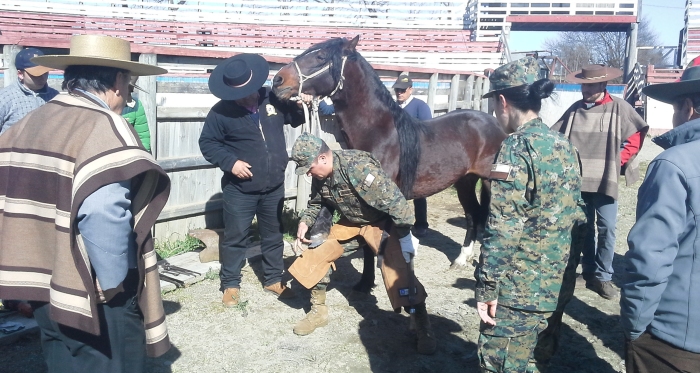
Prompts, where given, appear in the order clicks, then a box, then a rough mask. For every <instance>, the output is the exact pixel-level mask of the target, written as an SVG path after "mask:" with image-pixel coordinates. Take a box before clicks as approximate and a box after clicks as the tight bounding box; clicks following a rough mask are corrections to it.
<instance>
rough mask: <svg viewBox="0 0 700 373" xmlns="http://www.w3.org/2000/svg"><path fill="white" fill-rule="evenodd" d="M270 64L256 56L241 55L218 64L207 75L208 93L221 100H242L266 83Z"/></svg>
mask: <svg viewBox="0 0 700 373" xmlns="http://www.w3.org/2000/svg"><path fill="white" fill-rule="evenodd" d="M269 74H270V64H269V63H267V61H266V60H265V58H263V57H262V56H260V55H257V54H250V53H242V54H238V55H235V56H233V57H231V58H228V59H226V60H225V61H223V62H222V63H220V64H219V65H218V66H216V68H215V69H214V71H212V73H211V75H209V91H210V92H211V93H212V94H213V95H214V96H216V97H218V98H220V99H222V100H238V99H241V98H244V97H246V96H248V95H250V94H252V93H253V92H255V91H257V90H258V89H260V87H262V86H263V84H265V81H267V76H268V75H269Z"/></svg>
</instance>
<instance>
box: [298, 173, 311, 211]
mask: <svg viewBox="0 0 700 373" xmlns="http://www.w3.org/2000/svg"><path fill="white" fill-rule="evenodd" d="M306 178H307V176H306V175H298V176H297V200H296V204H295V209H296V211H297V213H299V212H302V211H304V210H306V207H307V206H308V204H309V199H310V197H311V182H310V181H306Z"/></svg>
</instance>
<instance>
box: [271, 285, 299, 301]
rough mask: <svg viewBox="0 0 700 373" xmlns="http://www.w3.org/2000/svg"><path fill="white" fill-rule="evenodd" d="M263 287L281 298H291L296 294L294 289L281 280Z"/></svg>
mask: <svg viewBox="0 0 700 373" xmlns="http://www.w3.org/2000/svg"><path fill="white" fill-rule="evenodd" d="M263 289H264V290H265V291H266V292H268V293H272V294H275V295H277V298H279V299H289V298H294V297H295V296H296V294H294V292H293V291H292V289H290V288H288V287H286V286H284V285H282V283H281V282H276V283H274V284H272V285H268V286H265V287H264V288H263Z"/></svg>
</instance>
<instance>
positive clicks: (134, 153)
mask: <svg viewBox="0 0 700 373" xmlns="http://www.w3.org/2000/svg"><path fill="white" fill-rule="evenodd" d="M123 180H132V187H131V195H132V205H131V212H132V215H133V217H134V233H135V237H136V243H137V245H138V270H139V274H140V281H139V288H138V299H139V306H140V308H141V311H142V313H143V316H144V324H145V328H146V343H147V352H148V354H149V355H150V356H157V355H160V354H163V353H165V352H166V351H167V350H168V348H169V347H170V342H169V339H168V333H167V328H166V325H165V313H164V312H163V304H162V300H161V295H160V281H159V278H158V277H159V276H158V271H157V267H156V254H155V251H154V249H153V239H152V236H151V228H152V227H153V224H154V223H155V221H156V218H157V217H158V214H159V213H160V211H161V210H162V208H163V206H164V205H165V202H166V201H167V198H168V194H169V192H170V180H169V179H168V177H167V175H166V174H165V172H163V170H162V169H161V168H160V167H159V166H158V165H157V164H156V162H155V160H154V159H153V157H152V156H151V155H150V154H148V152H146V151H145V150H144V149H143V148H141V147H140V146H139V143H138V140H137V138H136V133H135V132H134V130H133V129H132V128H131V127H130V126H129V125H128V124H127V123H126V122H125V121H124V119H123V118H122V117H120V116H119V115H117V114H115V113H113V112H111V111H109V110H107V109H104V108H103V107H102V106H100V105H98V104H97V103H96V102H93V101H91V99H89V98H87V97H82V96H69V95H59V96H57V97H56V98H55V99H54V100H52V101H50V102H48V103H47V104H46V105H44V106H42V107H40V108H39V109H37V110H35V111H32V112H31V113H29V114H28V115H27V116H26V117H24V118H23V119H22V120H20V121H19V122H18V123H17V124H15V125H14V126H13V127H12V128H11V129H10V130H8V131H7V132H5V133H4V134H3V135H2V136H0V298H6V299H26V300H33V301H41V302H49V303H50V317H51V319H52V320H54V321H56V322H57V323H59V324H63V325H66V326H69V327H72V328H76V329H80V330H83V331H85V332H88V333H91V334H95V335H98V334H100V326H99V320H98V314H97V303H98V302H99V300H98V299H101V298H102V297H103V294H102V293H101V292H100V291H99V290H98V289H97V287H96V280H95V278H94V277H93V275H92V272H93V271H92V268H91V265H90V258H89V257H88V255H87V252H86V250H85V247H84V246H83V245H82V239H81V237H80V232H78V230H77V222H76V219H75V218H76V215H77V212H78V208H79V207H80V205H81V203H82V202H83V200H84V199H85V198H86V197H87V196H89V195H90V194H92V193H93V192H94V191H96V190H97V189H98V188H100V187H102V186H104V185H107V184H112V183H115V182H120V181H123Z"/></svg>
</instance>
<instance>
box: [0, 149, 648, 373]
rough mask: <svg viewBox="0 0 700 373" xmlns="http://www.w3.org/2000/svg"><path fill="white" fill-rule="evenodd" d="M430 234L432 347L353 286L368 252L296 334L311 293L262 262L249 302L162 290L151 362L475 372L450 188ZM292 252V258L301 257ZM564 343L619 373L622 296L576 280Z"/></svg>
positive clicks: (32, 355)
mask: <svg viewBox="0 0 700 373" xmlns="http://www.w3.org/2000/svg"><path fill="white" fill-rule="evenodd" d="M659 152H660V148H659V147H658V146H656V145H654V144H652V143H651V142H648V143H647V145H646V147H645V148H644V150H643V152H642V154H641V155H640V159H641V161H642V163H643V170H645V169H646V164H648V162H649V161H650V160H651V159H653V157H654V156H656V155H657V154H658V153H659ZM639 184H640V182H638V183H636V184H635V185H633V186H632V187H629V188H628V187H624V186H623V187H622V189H621V192H620V199H619V205H620V210H619V220H618V235H617V236H618V239H617V249H616V256H615V261H614V267H615V270H616V271H617V274H616V275H615V277H614V278H613V280H614V281H615V282H616V283H619V281H620V279H621V278H620V273H621V272H622V268H623V261H624V258H623V255H624V253H625V251H626V250H627V245H626V237H627V233H628V232H629V229H630V228H631V226H632V224H633V223H634V210H635V205H636V191H637V188H638V187H639ZM428 213H429V221H430V223H431V228H430V233H429V234H428V235H427V236H426V237H425V238H423V239H421V247H420V249H419V253H418V257H417V262H416V268H415V270H416V274H417V276H418V278H419V279H420V280H421V281H422V282H423V284H424V285H425V287H426V289H427V291H428V293H429V294H430V296H429V298H428V300H427V304H428V310H429V312H430V313H431V321H432V323H433V327H434V329H435V332H436V335H437V336H438V351H437V353H436V354H435V355H433V356H420V355H417V354H415V341H414V338H413V337H412V336H411V335H409V334H408V330H407V329H408V317H407V315H405V314H396V313H394V312H393V311H392V310H391V307H390V306H389V301H388V299H387V297H386V294H385V292H384V289H383V285H381V283H380V280H379V279H380V278H381V277H380V273H379V270H377V284H378V286H377V287H376V288H375V289H374V291H373V293H372V294H371V295H368V296H356V295H355V294H353V293H351V291H350V290H351V287H352V285H354V284H355V283H356V282H357V281H358V280H359V277H360V271H361V268H362V258H361V256H360V255H354V256H352V257H349V258H346V259H341V260H339V261H338V263H337V265H338V271H337V272H336V273H334V275H333V276H332V285H331V288H330V290H329V292H328V300H327V304H328V305H329V307H330V315H331V322H330V324H329V325H328V326H326V327H324V328H321V329H318V330H317V331H316V332H314V333H313V334H311V335H308V336H305V337H299V336H296V335H294V334H293V333H292V327H293V325H294V323H295V322H296V321H297V320H299V319H301V318H302V317H303V316H304V313H305V310H307V309H308V308H307V307H308V300H309V292H308V291H306V290H304V289H303V288H301V287H300V285H298V284H297V283H296V282H291V287H292V288H293V289H294V290H295V291H297V293H298V297H297V298H296V299H292V300H291V301H287V302H281V301H278V300H277V299H275V298H274V297H273V296H271V295H269V294H267V293H264V292H263V291H262V287H261V283H260V279H259V276H260V275H261V268H260V262H259V261H253V262H251V266H250V267H247V268H245V269H244V277H243V283H242V292H243V297H244V299H245V300H246V301H247V303H246V304H245V306H242V307H239V308H238V309H225V308H223V307H222V306H221V303H220V299H221V293H220V292H219V291H218V287H219V284H218V281H217V280H205V281H203V282H201V283H199V284H196V285H193V286H191V287H188V288H185V289H180V290H177V291H174V292H171V293H168V294H166V295H165V296H164V301H165V309H166V312H167V314H168V326H169V330H170V336H171V339H172V341H173V345H174V348H173V349H172V350H171V351H170V352H168V353H167V354H166V355H165V356H163V357H160V358H158V359H149V360H148V365H147V372H154V373H156V372H178V373H180V372H182V373H184V372H305V373H306V372H309V373H312V372H334V373H336V372H445V373H448V372H476V371H478V364H477V361H476V359H475V356H476V355H475V352H476V343H475V342H476V340H477V336H478V325H479V318H478V316H477V314H476V311H475V308H474V307H475V300H474V292H473V290H472V289H473V288H474V279H473V267H471V265H470V266H469V267H468V268H466V269H462V270H449V269H448V268H449V266H450V263H451V261H452V260H454V259H455V258H456V257H457V255H458V254H459V250H460V245H461V242H462V239H463V235H464V228H463V227H464V222H465V221H464V218H463V217H462V216H461V214H462V212H461V207H460V206H459V203H458V202H457V196H456V193H454V192H453V191H452V190H451V189H450V190H447V191H445V192H442V193H440V194H437V195H435V196H432V197H430V198H429V199H428ZM292 260H293V258H292V257H287V258H286V260H285V262H286V264H287V265H289V264H291V262H292ZM564 321H565V324H566V325H564V327H563V330H562V339H561V341H562V343H561V350H560V351H559V353H558V354H557V356H556V357H555V358H554V360H553V361H552V365H551V369H550V371H551V372H596V373H598V372H620V371H624V364H623V363H622V353H623V338H622V334H621V330H620V328H619V305H618V302H617V301H616V300H614V301H607V300H604V299H602V298H600V297H599V296H598V295H597V294H595V293H593V292H592V291H590V290H587V289H577V291H576V294H575V298H574V300H573V301H572V302H571V304H570V305H569V306H568V307H567V312H566V316H565V318H564ZM0 371H1V372H8V373H24V372H26V373H41V372H45V371H46V367H45V366H44V363H43V360H42V356H41V348H40V345H39V341H38V337H36V336H30V337H25V338H23V339H21V340H20V341H18V342H17V343H15V344H14V345H11V346H3V347H0Z"/></svg>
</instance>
